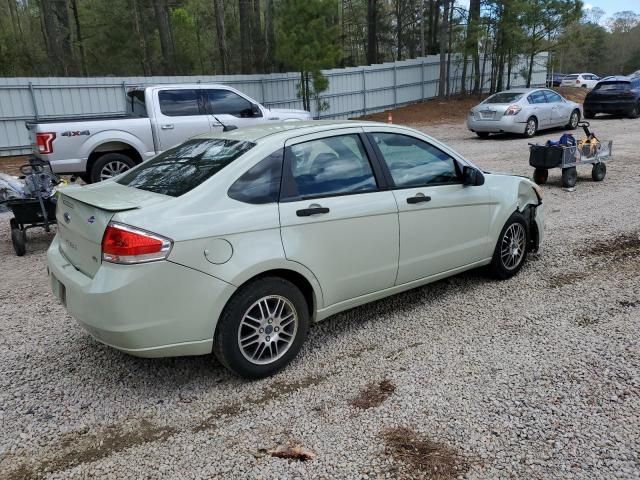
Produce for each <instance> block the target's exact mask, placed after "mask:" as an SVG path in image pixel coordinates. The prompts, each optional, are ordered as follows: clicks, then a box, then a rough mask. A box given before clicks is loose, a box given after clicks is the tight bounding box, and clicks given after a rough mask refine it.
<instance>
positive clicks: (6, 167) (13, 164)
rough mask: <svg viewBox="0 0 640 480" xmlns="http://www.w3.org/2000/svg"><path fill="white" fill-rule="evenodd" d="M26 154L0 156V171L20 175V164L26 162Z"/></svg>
mask: <svg viewBox="0 0 640 480" xmlns="http://www.w3.org/2000/svg"><path fill="white" fill-rule="evenodd" d="M28 158H29V157H28V156H27V155H19V156H17V157H0V172H2V173H8V174H10V175H20V165H24V164H25V163H28Z"/></svg>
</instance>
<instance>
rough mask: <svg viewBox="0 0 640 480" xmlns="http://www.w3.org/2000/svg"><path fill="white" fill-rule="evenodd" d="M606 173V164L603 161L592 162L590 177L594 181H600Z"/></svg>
mask: <svg viewBox="0 0 640 480" xmlns="http://www.w3.org/2000/svg"><path fill="white" fill-rule="evenodd" d="M606 175H607V165H606V164H604V163H602V162H601V163H594V164H593V167H591V178H592V179H593V181H594V182H601V181H602V180H604V177H605V176H606Z"/></svg>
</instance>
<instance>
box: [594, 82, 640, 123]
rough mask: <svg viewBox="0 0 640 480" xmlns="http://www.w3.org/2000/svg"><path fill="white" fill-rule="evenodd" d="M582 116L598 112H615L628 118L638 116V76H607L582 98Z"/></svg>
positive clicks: (639, 99)
mask: <svg viewBox="0 0 640 480" xmlns="http://www.w3.org/2000/svg"><path fill="white" fill-rule="evenodd" d="M583 108H584V118H594V117H595V116H596V114H598V113H617V114H623V115H627V116H628V117H629V118H638V117H639V116H640V77H638V76H633V77H607V78H605V79H603V80H601V81H600V82H598V84H597V85H596V86H595V87H594V88H593V90H591V91H590V92H589V93H588V94H587V96H586V97H585V99H584V106H583Z"/></svg>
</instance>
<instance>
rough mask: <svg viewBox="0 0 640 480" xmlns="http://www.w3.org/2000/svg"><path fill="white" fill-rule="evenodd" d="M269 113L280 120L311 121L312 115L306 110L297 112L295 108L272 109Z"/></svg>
mask: <svg viewBox="0 0 640 480" xmlns="http://www.w3.org/2000/svg"><path fill="white" fill-rule="evenodd" d="M269 111H271V113H272V114H273V115H275V116H278V117H280V120H311V118H312V117H311V113H309V112H307V111H306V110H296V109H294V108H270V109H269Z"/></svg>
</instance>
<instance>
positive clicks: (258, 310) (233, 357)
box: [213, 277, 309, 378]
mask: <svg viewBox="0 0 640 480" xmlns="http://www.w3.org/2000/svg"><path fill="white" fill-rule="evenodd" d="M308 328H309V307H308V305H307V301H306V300H305V298H304V295H303V294H302V292H301V291H300V289H299V288H298V287H296V286H295V285H294V284H293V283H291V282H289V281H288V280H285V279H283V278H280V277H264V278H259V279H257V280H254V281H252V282H250V283H248V284H246V285H245V286H243V287H241V288H240V289H238V291H237V292H236V293H235V295H234V296H233V297H232V298H231V300H229V302H228V303H227V305H226V307H225V309H224V312H223V313H222V316H221V317H220V320H219V321H218V325H217V326H216V332H215V335H214V339H213V352H214V353H215V355H216V357H217V358H218V360H219V361H220V363H222V364H223V365H224V366H225V367H227V368H228V369H229V370H231V371H232V372H234V373H236V374H237V375H240V376H242V377H249V378H262V377H267V376H269V375H272V374H273V373H275V372H277V371H278V370H280V369H281V368H283V367H284V366H285V365H287V364H288V363H289V362H290V361H291V360H292V359H293V358H294V357H295V356H296V355H297V354H298V351H299V350H300V347H301V346H302V344H303V343H304V340H305V338H306V336H307V330H308Z"/></svg>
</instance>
